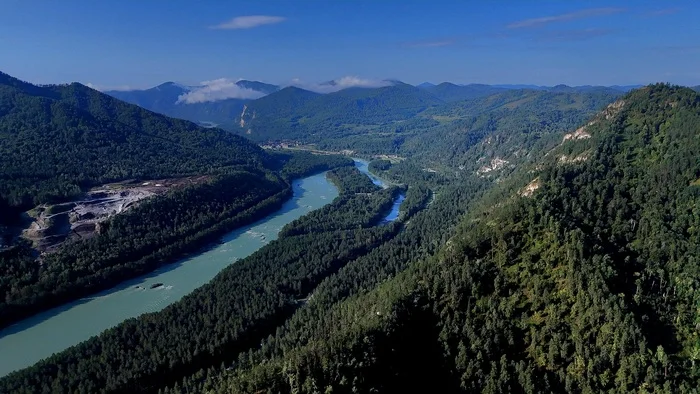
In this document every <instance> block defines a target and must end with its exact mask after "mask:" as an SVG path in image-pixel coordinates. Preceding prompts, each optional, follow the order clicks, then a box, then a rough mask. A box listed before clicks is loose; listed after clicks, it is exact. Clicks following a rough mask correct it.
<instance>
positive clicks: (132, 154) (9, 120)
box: [0, 74, 271, 209]
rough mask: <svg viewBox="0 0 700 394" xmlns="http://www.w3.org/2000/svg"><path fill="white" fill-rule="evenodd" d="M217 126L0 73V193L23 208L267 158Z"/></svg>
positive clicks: (260, 162)
mask: <svg viewBox="0 0 700 394" xmlns="http://www.w3.org/2000/svg"><path fill="white" fill-rule="evenodd" d="M270 164H271V163H270V158H269V157H268V156H267V155H266V154H265V152H264V151H263V150H262V149H260V148H258V147H257V146H255V145H253V144H252V143H250V142H248V141H247V140H245V139H244V138H241V137H238V136H235V135H231V134H230V133H227V132H225V131H223V130H219V129H203V128H200V127H197V126H196V125H195V124H193V123H190V122H186V121H179V120H174V119H170V118H166V117H164V116H161V115H157V114H154V113H152V112H149V111H146V110H143V109H141V108H139V107H136V106H134V105H130V104H126V103H123V102H121V101H119V100H116V99H114V98H111V97H109V96H107V95H104V94H102V93H99V92H97V91H95V90H92V89H89V88H87V87H85V86H82V85H80V84H71V85H66V86H49V87H37V86H33V85H29V84H24V83H22V82H20V81H17V80H15V79H13V78H11V77H9V76H7V75H5V74H0V198H1V199H3V200H5V201H7V203H8V204H9V205H10V206H17V207H21V208H23V209H29V208H31V207H33V206H35V205H37V204H39V203H44V202H57V201H60V200H62V199H65V198H68V197H73V196H76V195H79V194H80V193H81V192H82V191H83V190H84V189H85V188H86V187H89V186H92V185H98V184H103V183H107V182H113V181H118V180H124V179H133V178H140V179H157V178H168V177H175V176H185V175H194V174H211V173H217V171H220V170H221V169H223V168H231V167H258V168H262V167H264V166H269V165H270Z"/></svg>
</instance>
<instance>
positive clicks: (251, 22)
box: [209, 15, 286, 30]
mask: <svg viewBox="0 0 700 394" xmlns="http://www.w3.org/2000/svg"><path fill="white" fill-rule="evenodd" d="M285 20H286V18H284V17H281V16H272V15H249V16H237V17H235V18H233V19H231V20H230V21H228V22H223V23H220V24H218V25H215V26H210V27H209V28H210V29H218V30H239V29H252V28H254V27H259V26H264V25H273V24H275V23H281V22H284V21H285Z"/></svg>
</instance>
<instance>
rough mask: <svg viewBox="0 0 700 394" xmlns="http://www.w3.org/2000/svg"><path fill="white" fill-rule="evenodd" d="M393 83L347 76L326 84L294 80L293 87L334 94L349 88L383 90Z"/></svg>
mask: <svg viewBox="0 0 700 394" xmlns="http://www.w3.org/2000/svg"><path fill="white" fill-rule="evenodd" d="M391 84H392V82H390V81H386V80H377V79H365V78H360V77H356V76H345V77H342V78H338V79H334V80H332V81H329V82H325V83H308V82H304V81H301V80H300V79H294V80H292V83H291V85H292V86H296V87H298V88H302V89H306V90H310V91H312V92H316V93H333V92H337V91H339V90H343V89H347V88H381V87H384V86H390V85H391Z"/></svg>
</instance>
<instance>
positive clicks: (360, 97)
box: [241, 82, 443, 141]
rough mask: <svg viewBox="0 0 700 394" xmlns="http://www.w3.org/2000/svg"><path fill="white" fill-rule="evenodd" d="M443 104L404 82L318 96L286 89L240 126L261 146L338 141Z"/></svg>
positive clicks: (256, 104) (257, 104) (253, 106)
mask: <svg viewBox="0 0 700 394" xmlns="http://www.w3.org/2000/svg"><path fill="white" fill-rule="evenodd" d="M442 103H443V102H442V101H441V100H439V99H438V98H436V97H434V96H433V95H431V94H429V93H428V92H426V91H424V90H422V89H418V88H416V87H414V86H411V85H408V84H404V83H401V82H394V83H393V85H391V86H385V87H380V88H348V89H343V90H340V91H338V92H334V93H328V94H323V95H321V94H316V93H312V92H309V91H305V90H303V89H299V88H291V87H290V88H285V89H282V90H280V91H279V92H276V93H273V94H271V95H269V96H266V97H263V98H261V99H258V100H255V101H253V102H251V103H250V104H248V106H247V107H248V109H247V111H245V112H244V113H243V115H242V116H241V127H242V130H244V132H245V133H246V135H247V136H249V137H250V138H253V139H255V140H257V141H266V140H270V139H272V140H279V139H303V140H307V141H308V140H319V139H323V138H333V132H334V129H338V128H340V129H347V128H353V127H356V126H364V125H376V124H383V123H389V122H394V121H400V120H405V119H408V118H410V117H412V116H415V115H416V114H417V113H419V112H421V111H423V110H425V109H427V108H430V107H433V106H435V105H440V104H442Z"/></svg>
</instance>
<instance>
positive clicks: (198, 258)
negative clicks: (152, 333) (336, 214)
mask: <svg viewBox="0 0 700 394" xmlns="http://www.w3.org/2000/svg"><path fill="white" fill-rule="evenodd" d="M292 193H293V196H292V198H291V199H289V200H287V201H286V202H285V203H284V204H283V205H282V208H281V209H280V210H278V211H276V212H274V213H272V214H270V215H268V216H267V217H266V218H264V219H262V220H260V221H258V222H255V223H253V224H250V225H247V226H244V227H242V228H239V229H237V230H235V231H233V232H231V233H229V234H227V235H225V236H224V237H223V239H222V243H221V244H219V245H217V246H215V247H213V248H211V249H209V250H207V251H205V252H203V253H201V254H198V255H194V256H192V257H190V258H187V259H183V260H181V261H178V262H175V263H173V264H169V265H166V266H162V267H160V268H159V269H157V270H155V271H153V272H151V273H149V274H147V275H144V276H141V277H138V278H136V279H132V280H129V281H127V282H124V283H122V284H120V285H118V286H117V287H115V288H112V289H110V290H106V291H103V292H101V293H98V294H95V295H93V296H90V297H85V298H82V299H80V300H78V301H74V302H72V303H69V304H66V305H63V306H60V307H57V308H54V309H51V310H48V311H46V312H43V313H40V314H37V315H35V316H33V317H30V318H28V319H25V320H22V321H20V322H19V323H16V324H14V325H12V326H10V327H7V328H6V329H4V330H2V331H0V349H2V352H0V376H2V375H6V374H7V373H9V372H11V371H14V370H17V369H20V368H23V367H26V366H29V365H31V364H34V363H35V362H37V361H39V360H40V359H42V358H45V357H48V356H50V355H51V354H53V353H55V352H58V351H61V350H63V349H65V348H67V347H69V346H72V345H75V344H77V343H79V342H81V341H83V340H86V339H88V338H90V337H91V336H94V335H97V334H99V333H100V332H102V331H103V330H105V329H108V328H110V327H113V326H115V325H117V324H119V323H120V322H122V321H124V320H126V319H128V318H132V317H136V316H139V315H141V314H143V313H149V312H156V311H158V310H161V309H163V308H165V307H166V306H168V305H170V304H172V303H174V302H176V301H177V300H179V299H181V298H182V297H183V296H185V295H186V294H188V293H190V292H191V291H192V290H194V289H196V288H197V287H199V286H201V285H203V284H205V283H207V282H209V281H210V280H211V279H212V278H213V277H214V276H216V275H217V274H218V273H219V272H220V271H221V270H222V269H223V268H225V267H226V266H228V265H229V264H231V263H233V262H235V261H237V260H239V259H242V258H244V257H246V256H248V255H250V254H252V253H253V252H255V251H256V250H258V249H259V248H261V247H263V246H264V245H266V244H268V243H269V242H271V241H273V240H274V239H276V238H277V234H278V232H279V230H280V229H281V228H282V227H283V226H284V225H285V224H287V223H289V222H291V221H293V220H295V219H297V218H299V217H301V216H302V215H304V214H306V213H307V212H309V211H311V210H314V209H317V208H320V207H322V206H324V205H326V204H328V203H330V202H331V201H333V199H334V198H335V197H336V196H337V189H336V188H335V186H333V185H332V184H331V183H330V182H328V180H327V179H326V176H325V173H322V174H317V175H313V176H310V177H306V178H303V179H301V180H297V181H294V182H293V183H292ZM155 283H162V284H163V286H159V287H158V288H154V289H150V286H151V285H153V284H155ZM137 286H138V288H137Z"/></svg>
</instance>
